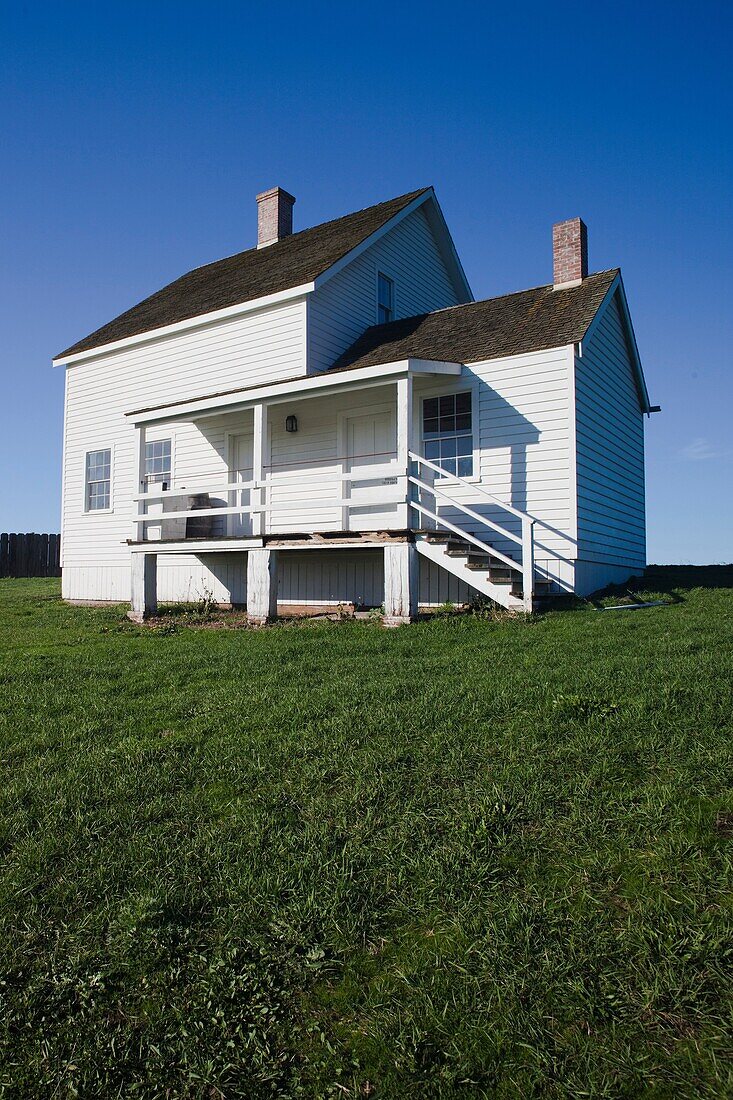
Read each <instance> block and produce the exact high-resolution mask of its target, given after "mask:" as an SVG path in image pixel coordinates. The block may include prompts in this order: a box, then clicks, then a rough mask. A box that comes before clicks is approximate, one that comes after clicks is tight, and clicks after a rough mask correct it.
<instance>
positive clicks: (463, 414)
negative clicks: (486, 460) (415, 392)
mask: <svg viewBox="0 0 733 1100" xmlns="http://www.w3.org/2000/svg"><path fill="white" fill-rule="evenodd" d="M422 434H423V447H424V450H425V457H426V458H428V459H430V461H431V462H435V463H436V465H438V466H440V467H441V469H443V470H445V472H446V473H447V474H457V475H458V477H472V476H473V417H472V409H471V391H470V390H466V391H465V392H464V393H446V394H443V395H442V396H440V397H426V398H424V400H423V403H422Z"/></svg>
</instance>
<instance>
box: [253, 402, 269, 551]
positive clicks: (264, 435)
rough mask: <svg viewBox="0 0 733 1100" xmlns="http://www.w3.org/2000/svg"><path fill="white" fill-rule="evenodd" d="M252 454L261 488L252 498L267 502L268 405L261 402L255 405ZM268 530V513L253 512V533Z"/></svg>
mask: <svg viewBox="0 0 733 1100" xmlns="http://www.w3.org/2000/svg"><path fill="white" fill-rule="evenodd" d="M252 443H253V455H252V480H253V481H254V482H255V484H259V485H261V488H257V489H254V490H253V492H252V496H251V499H252V501H253V502H254V503H255V504H259V505H264V504H266V503H267V488H266V487H265V486H264V485H263V484H262V482H263V481H264V479H265V476H266V473H265V470H266V466H267V462H268V431H267V405H265V404H264V403H262V402H260V404H259V405H255V407H254V438H253V441H252ZM266 531H267V513H266V512H264V511H263V512H253V514H252V534H253V535H264V534H265V533H266Z"/></svg>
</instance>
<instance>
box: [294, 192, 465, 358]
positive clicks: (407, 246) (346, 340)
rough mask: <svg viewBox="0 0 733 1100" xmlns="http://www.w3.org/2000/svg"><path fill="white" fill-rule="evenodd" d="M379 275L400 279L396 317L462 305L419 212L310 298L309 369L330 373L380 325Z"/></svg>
mask: <svg viewBox="0 0 733 1100" xmlns="http://www.w3.org/2000/svg"><path fill="white" fill-rule="evenodd" d="M378 271H382V272H383V273H384V274H385V275H387V276H388V277H389V278H390V279H392V280H393V281H394V294H395V302H394V305H395V319H397V318H399V317H413V316H415V315H417V314H419V313H429V312H431V311H432V310H435V309H443V308H444V307H445V306H453V305H458V303H459V298H458V296H457V292H456V289H455V287H454V286H453V282H452V280H451V278H450V276H449V274H448V271H447V269H446V266H445V263H444V261H443V258H442V256H441V255H440V251H439V249H438V246H437V245H436V243H435V237H434V236H433V232H432V229H431V228H430V225H429V223H428V219H427V217H426V216H425V213H424V211H423V210H422V209H418V210H415V211H414V212H413V213H412V214H409V215H408V216H407V217H406V218H405V219H404V221H402V222H400V223H399V224H398V225H396V226H395V227H394V229H392V230H391V231H390V232H389V233H387V234H386V235H385V236H384V237H382V238H381V240H379V241H377V242H376V243H375V244H374V245H372V247H371V248H369V249H367V251H366V252H364V253H363V254H362V255H361V256H359V257H358V258H357V259H356V260H354V261H353V262H352V263H351V264H349V266H348V267H346V268H344V270H343V271H341V272H339V274H338V275H334V276H333V278H331V279H329V281H328V282H327V283H325V284H324V285H323V286H322V287H319V289H318V290H316V291H315V292H314V293H313V294H312V295H311V297H310V298H309V300H308V345H309V356H308V358H309V370H311V371H321V370H327V369H328V367H330V366H331V365H332V364H333V363H334V361H335V360H336V359H337V358H338V357H339V355H341V353H342V352H343V351H345V350H346V348H347V347H349V345H350V344H352V343H353V342H354V340H356V339H357V337H359V336H361V334H362V333H363V332H364V331H365V329H367V328H369V327H370V326H371V325H375V324H376V323H377V272H378ZM463 300H464V299H463V298H461V299H460V301H463Z"/></svg>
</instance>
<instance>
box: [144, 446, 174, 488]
mask: <svg viewBox="0 0 733 1100" xmlns="http://www.w3.org/2000/svg"><path fill="white" fill-rule="evenodd" d="M161 482H162V485H163V488H164V489H167V488H169V486H170V483H171V441H170V439H155V440H152V441H151V442H150V443H146V444H145V484H146V485H154V484H160V483H161Z"/></svg>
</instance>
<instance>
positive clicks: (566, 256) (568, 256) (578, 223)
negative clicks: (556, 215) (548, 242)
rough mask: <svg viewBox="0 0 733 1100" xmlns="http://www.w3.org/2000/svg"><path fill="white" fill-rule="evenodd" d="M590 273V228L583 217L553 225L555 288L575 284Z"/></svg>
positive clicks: (553, 276)
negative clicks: (588, 228)
mask: <svg viewBox="0 0 733 1100" xmlns="http://www.w3.org/2000/svg"><path fill="white" fill-rule="evenodd" d="M587 274H588V230H587V228H586V225H585V222H584V221H583V219H582V218H570V219H569V221H566V222H558V223H557V224H556V225H553V227H552V281H553V283H554V284H555V290H557V289H558V288H559V287H563V286H575V285H576V284H577V283H580V282H582V280H583V279H584V278H585V277H586V275H587Z"/></svg>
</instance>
